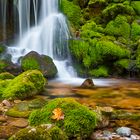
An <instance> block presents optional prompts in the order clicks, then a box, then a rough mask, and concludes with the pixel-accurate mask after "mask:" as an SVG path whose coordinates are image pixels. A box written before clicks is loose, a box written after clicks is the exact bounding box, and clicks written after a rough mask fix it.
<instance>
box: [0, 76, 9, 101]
mask: <svg viewBox="0 0 140 140" xmlns="http://www.w3.org/2000/svg"><path fill="white" fill-rule="evenodd" d="M10 82H11V80H9V79H8V80H0V99H3V98H2V95H3V91H4V90H5V89H6V88H7V87H8V85H9V83H10Z"/></svg>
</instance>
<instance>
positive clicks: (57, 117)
mask: <svg viewBox="0 0 140 140" xmlns="http://www.w3.org/2000/svg"><path fill="white" fill-rule="evenodd" d="M53 114H54V115H53V116H52V119H54V120H57V121H59V120H64V113H63V112H62V109H61V108H56V109H54V110H53Z"/></svg>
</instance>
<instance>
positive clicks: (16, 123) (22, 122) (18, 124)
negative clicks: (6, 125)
mask: <svg viewBox="0 0 140 140" xmlns="http://www.w3.org/2000/svg"><path fill="white" fill-rule="evenodd" d="M10 125H12V126H16V127H19V128H25V127H27V126H28V121H27V120H26V119H22V118H21V119H18V120H16V121H13V122H11V123H10Z"/></svg>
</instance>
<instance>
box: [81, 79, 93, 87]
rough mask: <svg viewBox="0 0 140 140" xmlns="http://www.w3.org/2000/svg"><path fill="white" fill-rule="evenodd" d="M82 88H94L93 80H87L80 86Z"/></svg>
mask: <svg viewBox="0 0 140 140" xmlns="http://www.w3.org/2000/svg"><path fill="white" fill-rule="evenodd" d="M81 87H82V88H93V87H94V83H93V80H92V79H90V78H88V79H86V80H85V81H84V82H83V83H82V85H81Z"/></svg>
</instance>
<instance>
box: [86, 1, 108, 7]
mask: <svg viewBox="0 0 140 140" xmlns="http://www.w3.org/2000/svg"><path fill="white" fill-rule="evenodd" d="M107 2H108V0H89V2H88V5H89V6H90V7H91V6H92V7H93V6H95V5H105V4H106V3H107Z"/></svg>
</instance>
